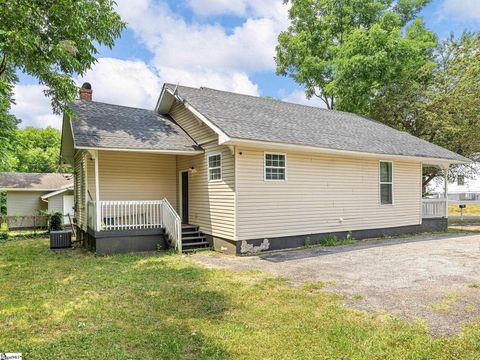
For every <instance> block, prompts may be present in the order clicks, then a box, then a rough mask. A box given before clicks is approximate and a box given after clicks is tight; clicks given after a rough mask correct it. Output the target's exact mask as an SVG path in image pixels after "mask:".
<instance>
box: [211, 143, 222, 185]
mask: <svg viewBox="0 0 480 360" xmlns="http://www.w3.org/2000/svg"><path fill="white" fill-rule="evenodd" d="M218 155H220V166H215V167H212V168H211V167H210V158H211V157H214V156H218ZM211 169H220V179H210V170H211ZM207 181H208V182H209V183H215V182H221V181H223V154H222V153H221V152H219V151H217V152H213V153H210V154H207Z"/></svg>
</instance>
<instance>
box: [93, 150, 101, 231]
mask: <svg viewBox="0 0 480 360" xmlns="http://www.w3.org/2000/svg"><path fill="white" fill-rule="evenodd" d="M94 161H95V205H96V209H95V214H96V225H97V226H96V230H97V231H100V226H101V223H100V222H101V213H100V211H101V206H100V180H99V176H98V150H96V151H95V157H94Z"/></svg>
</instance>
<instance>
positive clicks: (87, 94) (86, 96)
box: [79, 82, 92, 101]
mask: <svg viewBox="0 0 480 360" xmlns="http://www.w3.org/2000/svg"><path fill="white" fill-rule="evenodd" d="M79 93H80V99H82V100H88V101H92V85H90V83H88V82H86V83H83V85H82V87H81V88H80V91H79Z"/></svg>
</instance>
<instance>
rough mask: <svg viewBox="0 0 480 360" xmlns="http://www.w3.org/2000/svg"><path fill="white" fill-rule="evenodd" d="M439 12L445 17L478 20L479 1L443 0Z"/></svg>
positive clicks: (479, 18) (479, 11)
mask: <svg viewBox="0 0 480 360" xmlns="http://www.w3.org/2000/svg"><path fill="white" fill-rule="evenodd" d="M440 13H441V14H442V15H443V16H444V17H445V18H452V17H453V18H457V19H463V20H473V21H480V1H479V0H444V2H443V4H442V6H441V8H440Z"/></svg>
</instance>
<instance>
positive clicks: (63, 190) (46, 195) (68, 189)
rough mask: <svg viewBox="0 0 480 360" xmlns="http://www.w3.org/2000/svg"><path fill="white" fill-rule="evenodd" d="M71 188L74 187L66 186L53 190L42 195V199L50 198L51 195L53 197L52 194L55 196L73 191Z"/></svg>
mask: <svg viewBox="0 0 480 360" xmlns="http://www.w3.org/2000/svg"><path fill="white" fill-rule="evenodd" d="M71 190H73V187H71V188H64V189H60V190H57V191H53V192H51V193H48V194H45V195H42V196H41V199H42V200H45V199H48V198H50V197H52V196H55V195H58V194H61V193H64V192H65V191H71Z"/></svg>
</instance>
